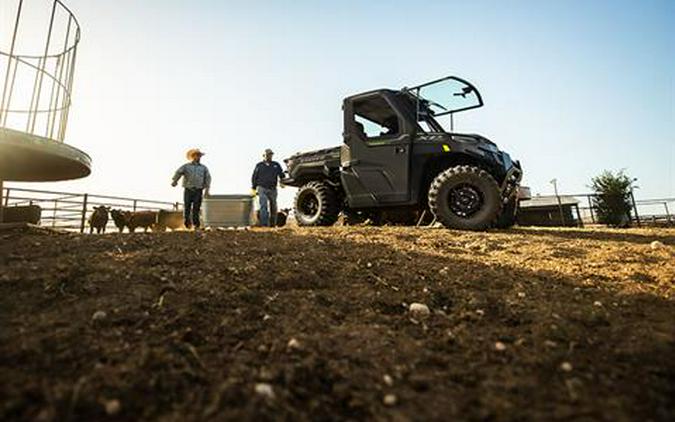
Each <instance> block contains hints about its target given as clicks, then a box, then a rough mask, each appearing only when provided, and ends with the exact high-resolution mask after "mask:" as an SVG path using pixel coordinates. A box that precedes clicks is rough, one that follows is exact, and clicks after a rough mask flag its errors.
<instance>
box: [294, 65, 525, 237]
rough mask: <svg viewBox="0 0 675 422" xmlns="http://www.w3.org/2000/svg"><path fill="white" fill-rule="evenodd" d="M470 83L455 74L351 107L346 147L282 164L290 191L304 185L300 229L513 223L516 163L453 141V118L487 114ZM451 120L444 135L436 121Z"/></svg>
mask: <svg viewBox="0 0 675 422" xmlns="http://www.w3.org/2000/svg"><path fill="white" fill-rule="evenodd" d="M482 105H483V100H482V98H481V96H480V93H479V92H478V90H477V89H476V88H475V87H474V86H473V85H471V84H470V83H469V82H467V81H465V80H463V79H460V78H457V77H454V76H449V77H446V78H443V79H439V80H436V81H433V82H429V83H425V84H422V85H419V86H416V87H412V88H403V89H400V90H391V89H379V90H376V91H370V92H366V93H363V94H358V95H354V96H351V97H348V98H346V99H345V100H344V103H343V106H342V109H343V111H344V133H343V139H344V143H343V144H342V146H340V147H337V148H330V149H322V150H318V151H312V152H307V153H299V154H296V155H293V156H292V157H290V158H288V159H286V160H284V161H285V163H286V166H287V168H288V176H287V177H286V178H285V179H284V180H282V183H283V184H284V185H288V186H296V187H298V188H299V189H298V192H297V194H296V197H295V204H294V213H295V218H296V220H297V222H298V224H299V225H301V226H329V225H332V224H334V223H335V222H336V221H337V220H338V217H339V215H340V214H341V213H342V214H343V215H344V220H345V223H347V224H349V223H352V222H359V221H365V220H370V221H371V223H374V224H385V223H391V224H415V223H416V222H418V223H419V222H421V221H422V220H424V219H425V216H428V217H427V218H428V219H433V218H435V219H436V220H437V221H439V222H441V223H442V224H443V225H444V226H446V227H449V228H457V229H468V230H482V229H486V228H489V227H495V226H496V227H508V226H511V225H513V224H514V223H515V214H516V210H517V191H518V185H519V183H520V180H521V178H522V170H521V166H520V163H519V162H518V161H513V160H512V159H511V157H510V156H509V154H507V153H505V152H503V151H500V150H499V149H498V148H497V146H496V145H495V144H494V143H492V142H491V141H489V140H488V139H486V138H484V137H482V136H480V135H475V134H462V133H454V131H453V127H452V126H453V124H452V122H453V116H454V114H455V113H458V112H460V111H466V110H470V109H474V108H478V107H481V106H482ZM444 115H449V117H450V128H449V129H450V130H449V131H447V130H445V129H444V128H443V126H441V124H440V123H439V122H438V120H437V119H436V118H437V117H439V116H444Z"/></svg>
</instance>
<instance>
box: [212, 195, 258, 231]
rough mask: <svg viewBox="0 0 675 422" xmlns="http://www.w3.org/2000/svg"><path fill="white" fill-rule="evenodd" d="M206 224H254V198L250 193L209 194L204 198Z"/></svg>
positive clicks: (238, 225) (230, 225) (227, 225)
mask: <svg viewBox="0 0 675 422" xmlns="http://www.w3.org/2000/svg"><path fill="white" fill-rule="evenodd" d="M203 212H204V225H205V226H207V227H246V226H251V225H253V198H252V197H251V196H250V195H209V196H208V197H206V198H204V206H203Z"/></svg>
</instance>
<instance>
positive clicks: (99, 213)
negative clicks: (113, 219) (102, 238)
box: [89, 205, 110, 234]
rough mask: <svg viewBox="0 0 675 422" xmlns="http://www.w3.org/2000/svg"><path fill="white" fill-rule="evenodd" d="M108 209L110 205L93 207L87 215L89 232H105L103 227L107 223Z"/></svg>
mask: <svg viewBox="0 0 675 422" xmlns="http://www.w3.org/2000/svg"><path fill="white" fill-rule="evenodd" d="M108 211H110V207H106V206H104V205H101V206H98V207H94V212H92V213H91V215H90V216H89V233H94V229H95V230H96V233H97V234H101V233H105V227H106V226H107V225H108Z"/></svg>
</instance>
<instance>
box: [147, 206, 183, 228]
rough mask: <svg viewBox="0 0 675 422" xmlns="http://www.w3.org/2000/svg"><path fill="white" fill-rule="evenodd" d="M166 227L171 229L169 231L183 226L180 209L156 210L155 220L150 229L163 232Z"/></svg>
mask: <svg viewBox="0 0 675 422" xmlns="http://www.w3.org/2000/svg"><path fill="white" fill-rule="evenodd" d="M167 228H168V229H171V231H174V230H178V229H184V228H185V225H184V224H183V213H182V212H181V211H167V210H159V211H158V212H157V221H156V223H155V226H154V227H153V228H152V230H153V231H160V232H163V231H166V229H167Z"/></svg>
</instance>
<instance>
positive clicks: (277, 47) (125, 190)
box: [0, 0, 675, 206]
mask: <svg viewBox="0 0 675 422" xmlns="http://www.w3.org/2000/svg"><path fill="white" fill-rule="evenodd" d="M13 1H14V0H1V3H2V5H0V12H1V13H3V14H4V17H5V18H6V17H7V16H9V13H8V12H7V5H8V4H9V3H11V2H13ZM33 1H36V0H33ZM64 3H65V4H67V5H68V6H69V7H70V8H71V10H72V11H73V12H74V13H75V15H76V16H77V18H78V20H79V22H80V24H81V26H82V41H81V44H80V47H79V51H78V62H77V68H76V73H75V84H74V92H73V106H72V109H71V112H70V120H69V126H68V132H67V135H66V142H67V143H69V144H70V145H73V146H75V147H77V148H79V149H82V150H83V151H85V152H87V153H88V154H89V155H90V156H91V158H92V160H93V169H92V174H91V175H90V176H89V177H87V178H85V179H81V180H77V181H70V182H60V183H46V184H17V183H12V186H23V187H37V188H40V189H50V190H67V191H74V192H90V193H98V194H110V195H119V196H129V197H138V198H145V199H156V200H166V201H172V202H173V201H179V200H180V198H181V195H182V193H181V191H180V189H178V188H172V187H171V186H170V181H171V176H172V174H173V172H174V170H175V169H176V168H177V167H178V166H179V165H181V164H182V163H183V162H184V161H185V159H184V156H185V151H186V150H187V149H189V148H192V147H198V148H201V149H202V150H204V151H206V153H207V155H206V156H205V157H204V160H203V162H204V164H206V165H207V166H208V167H209V168H210V170H211V173H212V176H213V185H212V189H211V192H212V193H217V194H226V193H246V192H248V191H249V189H250V176H251V172H252V170H253V167H254V165H255V163H256V162H257V161H258V160H259V159H260V157H261V154H262V151H263V150H264V149H265V148H272V149H273V150H274V151H275V152H276V157H275V158H276V159H278V160H279V161H281V159H283V158H286V157H288V156H289V155H291V154H293V153H295V152H298V151H306V150H311V149H317V148H322V147H330V146H336V145H339V144H340V143H341V142H342V139H341V133H342V114H341V113H342V112H341V101H342V98H344V97H345V96H348V95H351V94H356V93H359V92H362V91H367V90H371V89H376V88H401V87H403V86H412V85H416V84H419V83H422V82H425V81H428V80H432V79H436V78H439V77H442V76H446V75H457V76H460V77H462V78H464V79H467V80H469V81H471V82H472V83H473V84H474V85H476V87H477V88H478V89H479V91H480V92H481V94H482V96H483V100H484V101H485V106H484V107H483V108H479V109H476V110H471V111H468V112H466V113H461V114H458V115H457V116H456V118H455V129H456V131H459V132H469V133H480V134H482V135H484V136H486V137H488V138H489V139H491V140H492V141H494V142H495V143H497V144H498V145H499V147H500V148H501V149H503V150H505V151H507V152H509V153H510V154H511V156H512V157H514V158H516V159H520V161H521V163H522V165H523V168H524V172H525V176H524V182H523V184H525V185H527V186H530V187H531V188H532V191H533V192H534V193H541V194H550V193H552V191H553V186H552V185H551V183H550V180H551V179H553V178H555V179H557V181H558V188H559V190H560V192H564V193H581V192H588V191H589V190H590V189H589V187H588V185H589V184H590V179H591V178H592V177H593V176H595V175H597V174H598V173H600V172H601V171H602V170H605V169H610V170H619V169H626V170H627V172H628V174H629V175H630V176H632V177H635V178H637V179H638V183H637V184H638V186H639V189H638V190H637V191H636V196H637V197H638V198H657V197H675V101H674V98H675V1H667V0H666V1H652V0H646V1H632V2H626V1H619V0H617V1H546V2H541V1H497V0H494V1H427V2H424V3H423V4H422V3H419V2H410V1H386V2H385V1H341V2H333V1H304V0H298V1H293V2H288V1H246V2H242V1H226V0H217V1H216V0H191V1H184V0H143V1H137V0H115V1H102V0H64ZM2 7H4V8H5V10H2ZM3 22H6V19H5V20H3ZM6 28H7V26H6V25H5V28H4V29H3V28H0V32H1V31H4V30H5V29H6ZM3 47H4V46H3ZM292 197H293V189H292V188H287V189H285V190H283V191H281V196H280V198H281V202H282V205H284V206H290V204H291V201H292Z"/></svg>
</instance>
